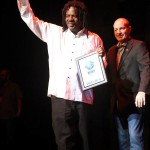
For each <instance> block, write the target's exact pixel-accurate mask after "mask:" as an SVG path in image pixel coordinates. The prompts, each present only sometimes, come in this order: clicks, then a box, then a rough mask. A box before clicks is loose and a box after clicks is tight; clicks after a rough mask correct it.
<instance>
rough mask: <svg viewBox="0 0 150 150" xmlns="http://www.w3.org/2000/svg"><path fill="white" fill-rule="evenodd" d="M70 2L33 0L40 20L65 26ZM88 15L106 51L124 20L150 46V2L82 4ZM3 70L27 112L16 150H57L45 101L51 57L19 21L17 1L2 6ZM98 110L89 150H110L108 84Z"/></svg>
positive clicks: (98, 96)
mask: <svg viewBox="0 0 150 150" xmlns="http://www.w3.org/2000/svg"><path fill="white" fill-rule="evenodd" d="M66 2H67V0H30V4H31V6H32V9H33V10H34V13H35V14H36V16H38V17H39V18H40V19H42V20H45V21H47V22H52V23H55V24H58V25H61V9H62V8H63V5H64V4H65V3H66ZM84 2H85V4H86V5H87V7H88V10H89V29H90V30H91V31H93V32H96V33H97V34H99V35H100V37H101V38H102V40H103V42H104V46H105V49H106V51H107V50H108V48H109V47H110V46H111V45H112V44H115V42H116V41H115V38H114V36H113V28H112V25H113V22H114V20H115V19H117V18H118V17H126V18H128V19H129V20H130V22H131V24H132V36H133V37H134V38H137V39H141V40H144V41H146V42H147V43H148V44H149V45H150V28H149V27H150V4H149V1H148V0H147V1H146V0H139V1H134V0H84ZM0 11H1V19H0V35H1V40H0V44H1V48H0V65H7V66H9V67H10V69H11V77H12V79H13V80H14V81H16V82H17V83H19V85H20V86H21V88H22V91H23V95H24V97H23V105H22V106H23V107H22V114H21V117H20V120H19V121H18V132H17V135H16V139H17V142H16V143H17V144H16V148H17V149H18V150H23V149H27V148H34V149H35V148H40V149H44V150H50V149H52V150H55V149H56V147H55V141H54V135H53V130H52V127H51V105H50V99H49V98H47V96H46V94H47V83H48V76H49V74H48V55H47V47H46V44H45V43H43V42H42V41H41V40H40V39H38V38H37V37H36V36H35V35H34V34H33V33H32V32H31V31H30V30H29V28H28V27H27V26H26V24H25V23H24V22H23V21H22V20H21V17H20V14H19V11H18V9H17V2H16V0H9V1H2V2H1V10H0ZM94 91H95V101H94V104H93V105H92V106H91V107H90V108H89V123H90V126H89V131H90V132H89V138H90V140H91V141H90V143H91V150H109V149H110V150H112V149H113V148H111V146H110V141H112V140H113V139H112V138H111V134H112V133H110V132H109V130H110V123H109V113H108V112H109V92H108V91H107V84H105V85H102V86H99V87H96V88H95V89H94ZM115 150H116V149H115Z"/></svg>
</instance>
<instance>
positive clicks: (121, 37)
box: [113, 18, 131, 43]
mask: <svg viewBox="0 0 150 150" xmlns="http://www.w3.org/2000/svg"><path fill="white" fill-rule="evenodd" d="M113 27H114V35H115V37H116V39H117V41H118V42H119V43H124V42H127V41H128V40H129V39H130V33H131V26H130V24H129V21H128V20H127V19H125V18H119V19H117V20H116V21H115V22H114V25H113Z"/></svg>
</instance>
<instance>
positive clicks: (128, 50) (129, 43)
mask: <svg viewBox="0 0 150 150" xmlns="http://www.w3.org/2000/svg"><path fill="white" fill-rule="evenodd" d="M132 46H133V40H132V39H130V40H129V41H128V42H127V44H126V46H125V49H124V51H123V54H122V56H121V60H120V64H119V67H118V70H119V69H120V67H121V65H122V64H123V63H124V61H125V59H126V58H127V56H128V54H129V53H130V51H131V49H132Z"/></svg>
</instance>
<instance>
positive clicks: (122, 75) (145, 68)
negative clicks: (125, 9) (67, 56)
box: [107, 18, 150, 150]
mask: <svg viewBox="0 0 150 150" xmlns="http://www.w3.org/2000/svg"><path fill="white" fill-rule="evenodd" d="M113 28H114V35H115V38H116V39H117V41H118V43H117V44H116V45H114V46H112V47H111V48H110V49H109V51H108V54H107V62H108V68H107V69H108V79H109V81H110V83H111V84H110V85H111V87H112V89H111V92H112V94H111V108H112V112H114V116H115V123H116V126H117V134H118V142H119V148H120V150H131V149H132V150H143V149H144V143H143V131H144V122H143V111H144V109H145V107H146V105H147V103H148V97H149V94H150V55H149V51H148V48H147V45H146V43H145V42H143V41H140V40H136V39H133V38H132V37H131V36H130V33H131V25H130V23H129V21H128V20H127V19H126V18H118V19H117V20H116V21H115V22H114V25H113Z"/></svg>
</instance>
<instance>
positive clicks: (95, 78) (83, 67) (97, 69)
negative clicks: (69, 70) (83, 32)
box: [76, 51, 107, 90]
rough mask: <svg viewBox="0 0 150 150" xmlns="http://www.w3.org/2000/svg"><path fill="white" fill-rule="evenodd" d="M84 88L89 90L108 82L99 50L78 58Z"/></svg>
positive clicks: (77, 62)
mask: <svg viewBox="0 0 150 150" xmlns="http://www.w3.org/2000/svg"><path fill="white" fill-rule="evenodd" d="M76 64H77V69H78V75H79V78H80V82H81V86H82V90H87V89H90V88H93V87H95V86H98V85H101V84H103V83H106V82H107V77H106V73H105V69H104V65H103V61H102V58H101V57H100V56H99V55H98V54H97V52H96V51H95V52H92V53H89V54H87V55H84V56H81V57H78V58H76Z"/></svg>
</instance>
